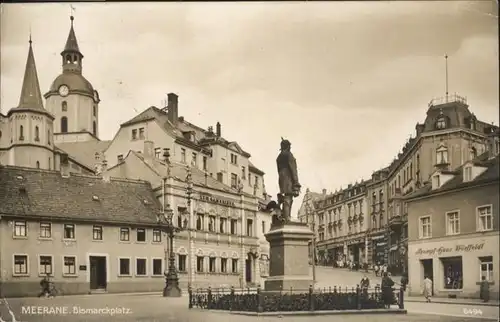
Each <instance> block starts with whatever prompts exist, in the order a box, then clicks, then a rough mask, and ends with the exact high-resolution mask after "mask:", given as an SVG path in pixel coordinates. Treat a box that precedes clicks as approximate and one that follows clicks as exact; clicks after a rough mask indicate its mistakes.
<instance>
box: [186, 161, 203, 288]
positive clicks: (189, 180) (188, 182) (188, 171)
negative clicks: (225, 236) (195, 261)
mask: <svg viewBox="0 0 500 322" xmlns="http://www.w3.org/2000/svg"><path fill="white" fill-rule="evenodd" d="M205 174H206V172H205ZM205 180H206V176H205ZM192 196H193V177H192V175H191V168H190V167H189V165H186V198H187V217H188V218H190V219H191V199H192ZM186 226H187V225H186ZM187 230H188V245H189V249H191V227H187ZM191 254H192V252H191V251H190V252H189V258H188V288H189V287H191V283H192V267H191V265H192V264H191V262H192V258H191Z"/></svg>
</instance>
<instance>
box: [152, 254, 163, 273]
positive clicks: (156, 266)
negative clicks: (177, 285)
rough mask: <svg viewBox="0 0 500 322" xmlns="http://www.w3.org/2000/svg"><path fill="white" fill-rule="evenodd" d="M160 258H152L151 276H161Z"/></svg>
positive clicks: (161, 261)
mask: <svg viewBox="0 0 500 322" xmlns="http://www.w3.org/2000/svg"><path fill="white" fill-rule="evenodd" d="M162 263H163V260H162V259H161V258H153V275H163V272H162Z"/></svg>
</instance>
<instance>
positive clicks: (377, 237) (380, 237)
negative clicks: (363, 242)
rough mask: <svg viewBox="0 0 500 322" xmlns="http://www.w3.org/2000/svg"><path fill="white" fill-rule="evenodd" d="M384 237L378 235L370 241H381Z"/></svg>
mask: <svg viewBox="0 0 500 322" xmlns="http://www.w3.org/2000/svg"><path fill="white" fill-rule="evenodd" d="M384 237H385V236H384V235H378V236H373V237H372V238H371V239H372V240H379V239H383V238H384Z"/></svg>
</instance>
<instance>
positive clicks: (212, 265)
mask: <svg viewBox="0 0 500 322" xmlns="http://www.w3.org/2000/svg"><path fill="white" fill-rule="evenodd" d="M215 267H216V265H215V257H212V256H210V257H209V259H208V271H209V272H210V273H215V270H216V268H215Z"/></svg>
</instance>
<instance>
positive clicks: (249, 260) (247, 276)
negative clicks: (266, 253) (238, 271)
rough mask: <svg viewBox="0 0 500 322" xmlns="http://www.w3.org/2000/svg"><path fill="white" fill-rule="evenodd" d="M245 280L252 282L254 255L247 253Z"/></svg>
mask: <svg viewBox="0 0 500 322" xmlns="http://www.w3.org/2000/svg"><path fill="white" fill-rule="evenodd" d="M245 281H246V282H247V283H251V282H252V257H251V255H250V254H248V255H247V259H246V260H245Z"/></svg>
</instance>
